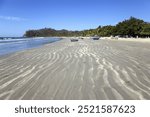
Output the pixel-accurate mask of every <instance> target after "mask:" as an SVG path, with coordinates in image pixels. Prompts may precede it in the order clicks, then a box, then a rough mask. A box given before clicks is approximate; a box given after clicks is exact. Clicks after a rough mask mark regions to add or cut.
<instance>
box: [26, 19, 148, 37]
mask: <svg viewBox="0 0 150 117" xmlns="http://www.w3.org/2000/svg"><path fill="white" fill-rule="evenodd" d="M94 35H98V36H121V37H137V36H138V37H150V23H149V22H145V21H143V20H141V19H137V18H134V17H130V18H129V19H127V20H124V21H122V22H119V23H118V24H116V25H115V26H111V25H107V26H99V27H98V28H96V29H89V30H83V31H68V30H55V29H52V28H44V29H39V30H28V31H26V33H25V34H24V36H26V37H48V36H51V37H53V36H66V37H67V36H94Z"/></svg>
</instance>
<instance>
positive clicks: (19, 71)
mask: <svg viewBox="0 0 150 117" xmlns="http://www.w3.org/2000/svg"><path fill="white" fill-rule="evenodd" d="M0 99H15V100H18V99H20V100H25V99H27V100H28V99H48V100H49V99H85V100H86V99H87V100H89V99H101V100H104V99H111V100H112V99H126V100H127V99H138V100H139V99H150V43H140V42H128V41H116V40H98V41H93V40H89V39H87V40H79V42H70V40H69V39H64V40H61V41H59V42H55V43H52V44H48V45H45V46H42V47H40V48H35V49H30V50H26V51H22V52H17V53H15V54H11V55H8V56H3V57H0Z"/></svg>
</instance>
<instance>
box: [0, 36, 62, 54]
mask: <svg viewBox="0 0 150 117" xmlns="http://www.w3.org/2000/svg"><path fill="white" fill-rule="evenodd" d="M59 40H60V39H59V38H21V39H5V40H2V39H0V56H1V55H5V54H10V53H14V52H17V51H21V50H25V49H29V48H35V47H39V46H41V45H44V44H48V43H52V42H55V41H59Z"/></svg>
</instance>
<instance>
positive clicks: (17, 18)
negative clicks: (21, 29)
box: [0, 15, 27, 21]
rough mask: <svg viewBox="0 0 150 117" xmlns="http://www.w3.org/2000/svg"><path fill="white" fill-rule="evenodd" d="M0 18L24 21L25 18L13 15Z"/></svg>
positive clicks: (0, 17)
mask: <svg viewBox="0 0 150 117" xmlns="http://www.w3.org/2000/svg"><path fill="white" fill-rule="evenodd" d="M0 19H2V20H9V21H26V20H27V19H25V18H21V17H14V16H1V15H0Z"/></svg>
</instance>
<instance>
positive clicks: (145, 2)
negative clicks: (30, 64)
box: [0, 0, 150, 36]
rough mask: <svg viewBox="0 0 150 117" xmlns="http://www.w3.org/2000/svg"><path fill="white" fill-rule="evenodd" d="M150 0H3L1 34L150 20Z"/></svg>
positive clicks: (0, 11)
mask: <svg viewBox="0 0 150 117" xmlns="http://www.w3.org/2000/svg"><path fill="white" fill-rule="evenodd" d="M149 11H150V0H0V36H22V35H23V34H24V33H25V31H26V30H28V29H40V28H45V27H51V28H55V29H68V30H83V29H89V28H96V27H98V26H99V25H115V24H117V23H118V22H119V21H122V20H124V19H128V18H129V17H130V16H134V17H137V18H140V19H143V20H145V21H150V14H149Z"/></svg>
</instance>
